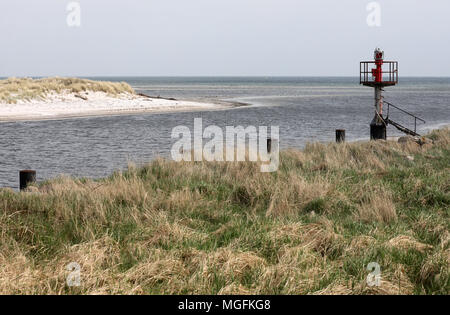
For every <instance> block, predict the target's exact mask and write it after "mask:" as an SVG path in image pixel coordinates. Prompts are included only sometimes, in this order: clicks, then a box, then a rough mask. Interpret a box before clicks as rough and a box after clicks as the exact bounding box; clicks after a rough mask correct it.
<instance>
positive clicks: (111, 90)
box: [0, 77, 135, 104]
mask: <svg viewBox="0 0 450 315" xmlns="http://www.w3.org/2000/svg"><path fill="white" fill-rule="evenodd" d="M62 92H68V93H80V92H104V93H107V94H109V95H113V96H115V95H118V94H121V93H130V94H134V93H135V91H134V90H133V88H132V87H131V86H130V85H129V84H128V83H125V82H107V81H93V80H87V79H79V78H59V77H54V78H44V79H31V78H9V79H6V80H0V103H7V104H15V103H17V102H18V101H20V100H28V101H29V100H32V99H44V98H45V97H46V96H47V95H48V94H49V93H62Z"/></svg>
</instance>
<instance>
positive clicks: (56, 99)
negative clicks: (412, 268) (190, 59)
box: [0, 91, 235, 121]
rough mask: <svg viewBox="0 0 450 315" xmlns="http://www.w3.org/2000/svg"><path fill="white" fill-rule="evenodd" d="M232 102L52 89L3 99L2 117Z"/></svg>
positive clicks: (135, 110)
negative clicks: (29, 96)
mask: <svg viewBox="0 0 450 315" xmlns="http://www.w3.org/2000/svg"><path fill="white" fill-rule="evenodd" d="M233 106H235V104H233V103H225V102H215V103H213V102H200V101H184V100H175V99H165V98H156V97H149V96H144V95H137V94H130V93H121V94H118V95H115V96H113V95H109V94H107V93H104V92H92V91H91V92H82V93H69V92H66V93H60V94H58V93H50V94H47V96H46V97H44V98H39V99H32V100H20V101H18V102H17V103H16V104H7V103H0V121H18V120H46V119H59V118H70V117H86V116H104V115H120V114H131V113H146V112H155V113H157V112H174V111H197V110H218V109H225V108H229V107H233Z"/></svg>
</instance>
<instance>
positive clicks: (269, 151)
mask: <svg viewBox="0 0 450 315" xmlns="http://www.w3.org/2000/svg"><path fill="white" fill-rule="evenodd" d="M267 153H272V139H271V138H267Z"/></svg>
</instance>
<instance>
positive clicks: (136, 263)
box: [0, 129, 450, 294]
mask: <svg viewBox="0 0 450 315" xmlns="http://www.w3.org/2000/svg"><path fill="white" fill-rule="evenodd" d="M429 137H430V138H432V139H433V140H434V143H435V144H434V145H433V146H431V147H420V146H418V145H411V144H408V145H401V144H398V143H394V142H367V143H347V144H339V145H338V144H329V145H322V144H311V145H308V146H307V147H306V149H305V150H304V151H297V150H288V151H285V152H282V153H281V159H280V162H281V164H280V168H279V171H278V172H275V173H260V171H259V165H258V163H225V162H224V163H213V162H195V163H188V162H182V163H175V162H171V161H166V160H156V161H153V162H151V163H149V164H148V165H145V166H143V167H134V166H130V167H129V169H128V170H126V171H123V172H116V173H114V174H113V175H111V176H110V177H108V178H105V179H101V180H90V179H74V178H68V177H60V178H56V179H53V180H50V181H47V182H45V183H41V184H40V185H38V186H37V187H32V188H31V189H30V191H29V192H26V193H18V192H13V191H11V190H1V191H0V237H1V243H0V293H2V294H10V293H26V294H36V293H37V294H49V293H55V294H79V293H81V294H149V293H151V294H154V293H162V294H448V293H449V279H450V278H449V270H448V267H449V262H450V249H449V243H450V242H449V239H450V237H449V235H450V234H449V222H450V221H449V203H450V202H449V200H450V198H449V190H450V186H449V183H450V177H449V176H450V172H449V171H448V170H449V165H450V148H449V143H450V142H449V139H450V131H449V130H448V129H446V130H439V131H436V132H434V133H432V134H431V135H429ZM411 155H412V156H414V160H413V161H411V159H409V158H407V157H408V156H411ZM70 262H77V263H79V264H80V265H81V286H80V287H68V286H67V285H66V282H65V280H66V277H67V276H68V271H67V270H66V269H65V267H66V266H67V265H68V264H69V263H70ZM370 262H377V263H378V264H380V266H381V268H382V269H381V271H382V274H381V276H382V281H381V286H380V287H369V286H368V285H367V284H366V277H367V275H368V273H369V271H367V270H366V266H367V265H368V264H369V263H370Z"/></svg>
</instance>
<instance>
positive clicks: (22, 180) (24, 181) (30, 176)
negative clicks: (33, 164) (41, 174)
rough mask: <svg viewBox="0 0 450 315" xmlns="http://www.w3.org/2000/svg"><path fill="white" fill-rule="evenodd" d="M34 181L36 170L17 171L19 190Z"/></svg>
mask: <svg viewBox="0 0 450 315" xmlns="http://www.w3.org/2000/svg"><path fill="white" fill-rule="evenodd" d="M34 182H36V171H33V170H23V171H20V172H19V186H20V190H24V189H25V188H27V186H28V185H29V184H32V183H34Z"/></svg>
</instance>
